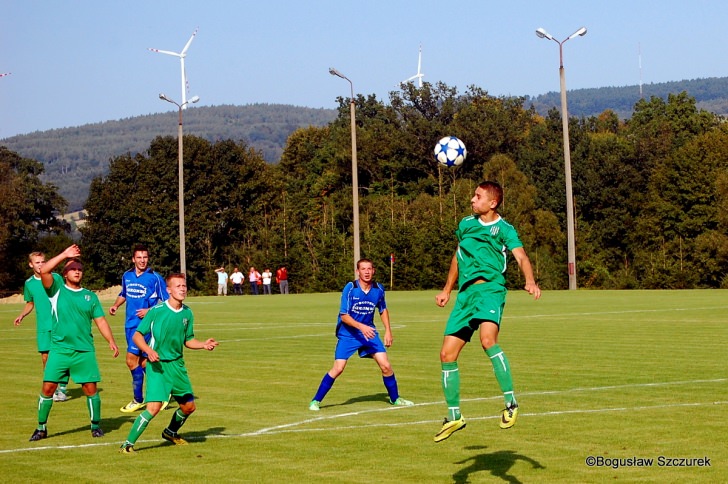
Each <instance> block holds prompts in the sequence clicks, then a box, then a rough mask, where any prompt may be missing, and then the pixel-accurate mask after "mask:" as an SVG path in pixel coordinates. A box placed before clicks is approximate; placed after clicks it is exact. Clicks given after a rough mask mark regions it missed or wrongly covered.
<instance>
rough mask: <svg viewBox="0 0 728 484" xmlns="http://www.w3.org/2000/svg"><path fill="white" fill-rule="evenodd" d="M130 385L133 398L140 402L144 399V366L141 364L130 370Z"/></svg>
mask: <svg viewBox="0 0 728 484" xmlns="http://www.w3.org/2000/svg"><path fill="white" fill-rule="evenodd" d="M131 387H132V390H133V391H134V400H136V401H137V402H139V403H142V402H143V401H144V392H143V388H144V368H143V367H142V366H137V367H136V368H134V369H133V370H131Z"/></svg>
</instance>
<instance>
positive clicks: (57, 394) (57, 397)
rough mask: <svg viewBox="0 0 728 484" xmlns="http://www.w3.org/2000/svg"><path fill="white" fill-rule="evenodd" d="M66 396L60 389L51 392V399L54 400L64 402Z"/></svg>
mask: <svg viewBox="0 0 728 484" xmlns="http://www.w3.org/2000/svg"><path fill="white" fill-rule="evenodd" d="M67 398H68V397H67V396H66V394H65V393H63V392H62V391H60V390H56V392H55V393H54V394H53V401H54V402H65V401H66V399H67Z"/></svg>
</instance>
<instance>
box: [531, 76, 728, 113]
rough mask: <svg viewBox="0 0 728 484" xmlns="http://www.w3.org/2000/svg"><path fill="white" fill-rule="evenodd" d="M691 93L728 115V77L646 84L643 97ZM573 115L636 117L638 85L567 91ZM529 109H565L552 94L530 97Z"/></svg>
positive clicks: (703, 104) (556, 94)
mask: <svg viewBox="0 0 728 484" xmlns="http://www.w3.org/2000/svg"><path fill="white" fill-rule="evenodd" d="M683 91H685V92H687V93H688V96H690V97H693V98H695V100H696V101H697V105H698V108H700V109H705V110H706V111H710V112H712V113H715V114H719V115H721V116H728V77H710V78H706V79H693V80H685V81H674V82H662V83H658V84H653V83H650V84H643V85H642V97H643V98H645V99H649V98H650V97H652V96H655V97H659V98H662V99H665V100H666V99H667V95H668V94H679V93H681V92H683ZM566 96H567V101H568V103H569V115H570V116H577V117H589V116H597V115H599V114H601V113H603V112H604V111H605V110H607V109H611V110H612V111H614V112H615V113H616V114H617V115H618V116H619V117H620V118H622V119H627V118H629V117H631V116H632V110H633V108H634V105H635V103H637V101H639V100H640V88H639V86H638V85H634V86H624V87H599V88H593V89H575V90H573V91H571V90H569V91H567V94H566ZM526 99H527V101H526V106H530V105H533V106H534V107H535V108H536V111H538V112H539V113H540V114H546V113H547V112H548V110H549V109H551V108H554V107H555V108H557V109H561V93H560V92H549V93H546V94H541V95H540V96H536V97H532V98H531V97H527V98H526Z"/></svg>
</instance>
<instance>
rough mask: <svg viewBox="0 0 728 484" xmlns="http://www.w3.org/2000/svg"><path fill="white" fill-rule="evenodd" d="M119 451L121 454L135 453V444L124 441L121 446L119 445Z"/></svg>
mask: <svg viewBox="0 0 728 484" xmlns="http://www.w3.org/2000/svg"><path fill="white" fill-rule="evenodd" d="M119 453H120V454H134V453H136V451H135V450H134V446H133V445H132V444H130V443H129V442H124V443H123V444H121V447H119Z"/></svg>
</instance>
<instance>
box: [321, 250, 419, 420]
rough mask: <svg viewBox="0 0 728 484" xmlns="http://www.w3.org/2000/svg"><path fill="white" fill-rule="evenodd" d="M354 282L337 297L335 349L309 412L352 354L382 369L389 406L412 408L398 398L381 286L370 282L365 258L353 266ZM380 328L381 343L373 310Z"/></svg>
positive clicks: (371, 269)
mask: <svg viewBox="0 0 728 484" xmlns="http://www.w3.org/2000/svg"><path fill="white" fill-rule="evenodd" d="M356 269H357V275H358V277H359V278H358V279H357V280H356V281H353V282H350V283H348V284H347V285H346V286H345V287H344V290H343V292H342V294H341V308H340V309H339V319H338V322H337V324H336V337H337V338H338V342H337V343H336V350H335V352H334V366H333V367H332V368H331V369H330V370H329V371H328V372H327V373H326V374H325V375H324V378H323V380H321V384H320V385H319V388H318V391H317V392H316V395H315V396H314V397H313V400H311V403H310V404H309V406H308V408H309V410H314V411H318V410H319V408H320V405H321V401H322V400H323V399H324V397H325V396H326V394H327V393H328V392H329V390H331V387H332V386H333V385H334V382H335V381H336V378H338V377H339V375H341V374H342V373H343V372H344V368H346V362H347V361H348V359H349V358H350V357H351V356H352V355H353V354H354V353H355V352H357V351H358V352H359V357H360V358H374V361H376V362H377V364H378V365H379V369H380V370H382V380H383V381H384V386H385V388H386V389H387V393H388V394H389V403H391V404H392V405H396V406H402V407H409V406H412V405H414V404H413V403H412V402H410V401H409V400H405V399H404V398H401V397H400V396H399V389H398V387H397V379H396V378H395V377H394V371H393V370H392V365H390V364H389V358H388V357H387V350H386V349H385V346H386V347H389V346H391V345H392V328H391V327H390V324H389V311H388V310H387V303H386V301H385V299H384V287H382V285H381V284H379V283H378V282H374V265H373V263H372V261H371V260H369V259H360V260H359V261H358V262H357V263H356ZM375 309H378V310H379V316H380V317H381V319H382V324H383V325H384V344H382V340H381V339H380V338H379V332H378V331H377V328H376V327H375V326H374V310H375Z"/></svg>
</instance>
